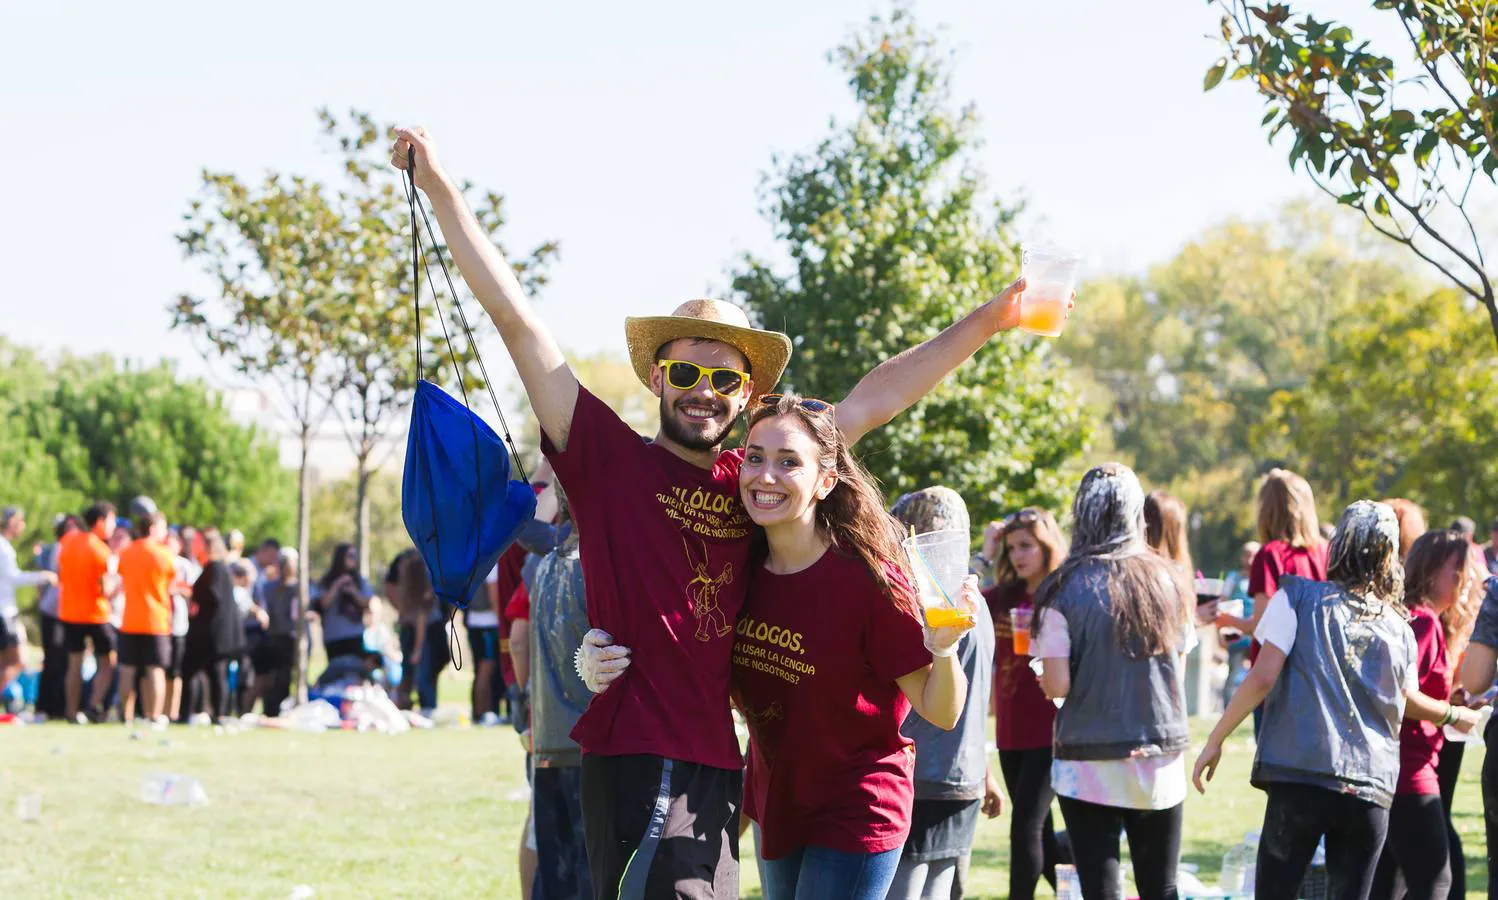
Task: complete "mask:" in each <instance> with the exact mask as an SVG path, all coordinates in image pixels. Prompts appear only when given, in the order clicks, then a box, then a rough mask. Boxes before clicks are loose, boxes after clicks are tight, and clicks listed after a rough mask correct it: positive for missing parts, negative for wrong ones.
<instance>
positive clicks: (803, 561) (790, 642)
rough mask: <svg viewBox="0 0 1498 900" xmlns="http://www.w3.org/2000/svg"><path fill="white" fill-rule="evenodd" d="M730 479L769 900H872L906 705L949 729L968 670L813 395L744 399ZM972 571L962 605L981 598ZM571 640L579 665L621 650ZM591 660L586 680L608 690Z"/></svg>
mask: <svg viewBox="0 0 1498 900" xmlns="http://www.w3.org/2000/svg"><path fill="white" fill-rule="evenodd" d="M739 491H740V495H741V496H742V499H743V501H744V506H745V508H746V509H747V511H748V513H749V518H750V519H751V520H752V521H753V522H754V525H755V527H754V529H753V549H752V552H751V555H750V564H749V570H750V572H749V574H750V583H749V592H748V598H747V599H746V601H745V603H744V607H743V610H742V612H741V614H740V616H739V620H738V622H737V625H736V628H735V631H736V640H735V643H734V654H733V693H734V699H735V701H736V702H737V704H738V705H739V707H740V708H741V709H742V711H743V713H744V718H745V720H746V721H747V722H748V724H749V736H750V743H749V759H748V769H747V771H746V773H745V779H744V806H745V812H746V813H747V814H748V816H749V818H751V819H753V820H754V821H756V822H758V823H759V825H760V832H761V837H762V839H763V843H762V845H761V850H762V852H763V855H764V858H765V870H764V871H765V884H764V896H765V900H797V898H817V900H823V898H826V900H884V897H885V894H886V893H887V892H888V890H889V886H890V883H891V882H892V881H893V879H894V876H895V871H896V869H897V867H898V866H899V862H900V851H901V848H902V847H903V846H904V844H905V839H906V837H907V835H908V834H909V832H910V813H911V807H912V806H913V804H914V802H915V781H914V773H913V763H914V751H913V747H912V744H911V742H910V741H909V740H908V739H906V738H905V737H904V736H903V735H902V734H901V733H900V724H901V722H903V721H904V719H905V716H906V715H907V714H908V713H909V712H910V711H911V710H912V709H914V710H915V711H916V712H917V713H919V714H920V715H921V717H922V718H924V719H926V721H928V722H931V723H932V724H934V725H937V726H939V727H942V728H951V727H953V726H954V725H955V724H956V722H957V719H958V717H959V716H961V714H962V705H963V701H964V699H965V697H966V693H967V679H966V676H965V675H964V674H963V672H962V668H961V666H960V665H959V664H958V662H957V658H956V650H957V642H958V641H959V640H960V639H961V637H962V635H963V633H964V632H966V631H967V630H968V629H969V628H971V627H972V622H971V620H970V619H969V621H968V622H967V624H966V625H963V626H956V627H951V628H927V627H925V626H924V625H923V623H922V621H921V618H920V615H921V612H920V601H919V600H918V599H917V597H916V594H915V591H914V589H913V588H912V581H911V576H910V574H909V572H908V568H907V565H906V562H905V559H904V551H903V549H901V546H900V539H901V534H900V532H899V530H898V529H897V528H896V526H895V522H894V519H892V518H891V517H890V516H889V514H888V513H886V512H885V510H884V502H883V497H881V496H880V493H879V490H878V488H877V487H875V484H874V480H873V478H872V476H870V475H869V474H868V472H867V471H866V470H865V469H864V468H863V467H862V466H861V465H860V464H859V463H858V462H857V461H856V460H854V459H853V457H852V456H851V454H850V453H849V452H848V446H847V442H846V441H845V440H844V439H843V436H842V433H841V432H840V431H839V430H838V427H837V423H836V419H835V412H834V410H833V407H832V405H831V404H829V403H824V402H822V401H820V400H811V399H802V398H799V397H795V396H791V395H786V396H781V395H778V394H768V395H765V396H764V397H763V398H761V399H760V400H759V402H758V405H757V406H755V407H753V408H752V411H751V413H750V417H749V431H748V437H747V439H746V441H745V449H744V464H743V469H742V471H741V474H740V477H739ZM979 598H980V595H979V593H978V590H977V582H976V579H973V578H969V579H968V581H967V583H966V584H965V586H964V590H963V594H962V595H961V597H959V598H957V603H958V606H959V608H965V609H968V610H971V609H973V608H975V607H976V605H977V603H978V602H979ZM607 649H608V651H609V652H607V653H603V654H598V655H597V656H594V655H587V654H585V655H584V657H583V659H584V663H583V664H584V666H589V665H591V664H592V663H593V662H595V661H596V660H597V659H598V658H601V657H604V656H608V657H613V656H616V655H618V653H619V652H622V648H615V647H611V648H607ZM601 676H602V673H600V672H599V671H597V670H593V671H589V672H588V673H587V674H586V676H585V679H584V680H585V681H587V682H588V683H589V684H590V685H597V686H599V687H606V685H607V683H608V682H609V681H610V680H612V679H611V678H608V677H606V676H603V677H601Z"/></svg>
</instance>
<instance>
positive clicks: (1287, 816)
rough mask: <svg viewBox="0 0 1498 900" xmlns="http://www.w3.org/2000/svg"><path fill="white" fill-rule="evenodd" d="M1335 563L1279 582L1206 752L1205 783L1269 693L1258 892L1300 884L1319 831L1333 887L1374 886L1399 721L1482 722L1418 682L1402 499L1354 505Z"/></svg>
mask: <svg viewBox="0 0 1498 900" xmlns="http://www.w3.org/2000/svg"><path fill="white" fill-rule="evenodd" d="M1327 575H1328V576H1329V578H1330V580H1329V581H1327V582H1316V581H1310V580H1307V579H1304V578H1299V577H1294V576H1292V577H1288V578H1285V579H1283V580H1282V581H1281V583H1280V585H1279V589H1278V590H1277V591H1276V592H1275V595H1274V597H1273V598H1271V599H1270V601H1269V603H1268V604H1266V606H1265V609H1264V613H1263V615H1262V617H1260V619H1259V626H1258V628H1257V629H1256V631H1255V633H1254V636H1255V637H1256V638H1257V639H1258V641H1259V643H1260V645H1261V646H1262V648H1263V649H1262V650H1261V652H1260V653H1259V657H1258V659H1257V660H1256V661H1255V662H1254V667H1253V669H1252V670H1251V671H1250V672H1249V674H1248V678H1247V679H1246V680H1245V681H1244V682H1243V685H1242V686H1241V687H1240V688H1239V689H1238V692H1237V693H1236V694H1234V695H1233V699H1232V701H1231V702H1230V703H1229V704H1228V708H1227V710H1226V711H1224V712H1223V714H1222V718H1221V719H1220V720H1219V721H1218V723H1217V726H1216V727H1215V728H1213V729H1212V734H1211V736H1209V737H1208V738H1207V742H1206V744H1205V745H1204V746H1203V747H1202V751H1201V755H1200V756H1198V757H1197V761H1196V770H1195V773H1194V780H1195V782H1196V787H1197V790H1199V791H1202V792H1203V793H1205V792H1206V785H1205V781H1210V780H1211V779H1212V776H1213V774H1214V773H1215V772H1216V770H1217V765H1218V763H1219V762H1220V761H1221V759H1222V745H1223V742H1224V741H1226V740H1227V738H1228V737H1229V736H1230V735H1231V734H1232V733H1233V730H1234V729H1235V728H1237V727H1238V725H1239V724H1240V723H1242V721H1243V720H1244V719H1245V718H1247V717H1248V715H1249V712H1250V711H1251V710H1252V709H1253V708H1254V707H1255V706H1258V705H1259V703H1261V702H1262V703H1263V704H1264V719H1263V724H1262V728H1261V730H1260V739H1259V742H1258V748H1257V752H1256V754H1255V757H1254V766H1253V775H1252V780H1253V784H1254V786H1255V787H1258V788H1260V789H1261V790H1263V791H1264V792H1265V793H1267V794H1268V795H1269V798H1268V803H1267V804H1266V806H1265V809H1264V825H1263V830H1262V831H1261V835H1262V836H1261V838H1260V843H1259V857H1258V863H1257V866H1256V868H1255V887H1256V891H1257V896H1259V897H1263V898H1269V900H1276V898H1286V900H1289V898H1294V897H1298V896H1300V888H1301V884H1302V882H1303V881H1304V880H1305V877H1306V872H1307V869H1308V867H1309V866H1310V863H1311V858H1312V856H1313V855H1314V854H1315V853H1316V847H1317V845H1318V844H1319V843H1320V842H1321V840H1322V839H1323V838H1325V841H1326V877H1327V887H1328V892H1329V894H1330V896H1333V897H1354V898H1366V897H1367V896H1368V895H1369V891H1370V890H1371V888H1372V884H1373V874H1374V869H1375V866H1376V865H1377V863H1378V855H1379V851H1380V849H1381V848H1382V847H1383V844H1384V838H1385V836H1386V834H1387V832H1388V827H1389V807H1390V806H1391V805H1392V803H1393V801H1394V797H1395V793H1396V791H1397V790H1398V782H1399V771H1400V737H1399V734H1400V727H1401V722H1402V721H1403V720H1404V719H1406V718H1409V719H1416V720H1420V721H1425V722H1434V723H1435V724H1436V725H1437V727H1441V726H1445V725H1452V726H1453V727H1455V728H1456V729H1457V730H1459V731H1463V732H1470V731H1471V730H1472V728H1473V727H1474V726H1475V725H1476V722H1477V715H1476V713H1474V712H1473V711H1472V710H1470V709H1466V708H1463V707H1460V706H1455V705H1453V704H1451V703H1450V702H1448V701H1447V700H1446V699H1445V698H1444V697H1441V698H1434V697H1427V696H1426V695H1425V694H1423V693H1421V691H1420V687H1421V685H1420V671H1419V664H1418V658H1417V655H1418V648H1417V646H1416V641H1415V634H1414V632H1413V631H1412V630H1411V629H1410V626H1409V622H1408V614H1407V613H1406V612H1405V609H1404V606H1403V604H1402V602H1401V600H1402V598H1403V595H1404V570H1403V567H1402V566H1401V565H1400V562H1399V521H1398V519H1396V518H1395V515H1394V511H1393V510H1392V509H1390V508H1389V507H1388V506H1386V505H1384V504H1382V503H1374V502H1371V501H1368V500H1359V501H1357V502H1356V503H1353V504H1352V505H1351V506H1349V507H1347V509H1346V511H1345V512H1343V514H1342V519H1341V521H1340V522H1339V523H1338V525H1337V532H1336V535H1335V536H1334V537H1333V538H1332V543H1331V547H1330V550H1329V561H1328V566H1327Z"/></svg>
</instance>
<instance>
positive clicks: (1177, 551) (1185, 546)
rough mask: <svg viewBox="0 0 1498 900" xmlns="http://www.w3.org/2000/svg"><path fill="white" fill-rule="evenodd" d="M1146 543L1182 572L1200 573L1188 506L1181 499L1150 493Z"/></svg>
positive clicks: (1145, 528) (1146, 511)
mask: <svg viewBox="0 0 1498 900" xmlns="http://www.w3.org/2000/svg"><path fill="white" fill-rule="evenodd" d="M1144 540H1145V543H1147V544H1149V545H1150V549H1152V550H1154V551H1155V552H1156V553H1158V554H1160V555H1161V556H1163V557H1165V558H1166V559H1168V560H1170V561H1171V562H1173V563H1175V564H1176V565H1178V566H1180V567H1181V570H1182V571H1184V572H1188V573H1189V572H1194V571H1196V567H1195V566H1193V565H1192V564H1191V543H1190V538H1189V537H1188V535H1187V531H1186V504H1184V503H1182V502H1181V501H1180V500H1179V499H1178V498H1176V497H1174V496H1172V495H1170V494H1167V493H1165V492H1164V491H1150V493H1149V496H1147V497H1145V498H1144Z"/></svg>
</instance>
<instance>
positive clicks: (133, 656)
mask: <svg viewBox="0 0 1498 900" xmlns="http://www.w3.org/2000/svg"><path fill="white" fill-rule="evenodd" d="M171 663H172V636H171V635H169V634H126V633H125V632H121V633H120V665H122V666H133V667H135V668H137V669H147V668H155V669H165V668H167V667H168V666H170V665H171Z"/></svg>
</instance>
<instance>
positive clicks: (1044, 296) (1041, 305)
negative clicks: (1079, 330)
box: [1019, 244, 1082, 337]
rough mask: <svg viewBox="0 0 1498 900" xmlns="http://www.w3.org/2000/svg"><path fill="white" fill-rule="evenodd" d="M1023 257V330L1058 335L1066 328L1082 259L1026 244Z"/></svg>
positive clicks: (1046, 247)
mask: <svg viewBox="0 0 1498 900" xmlns="http://www.w3.org/2000/svg"><path fill="white" fill-rule="evenodd" d="M1022 259H1023V262H1022V264H1021V269H1020V274H1021V275H1023V276H1024V279H1025V292H1024V294H1022V295H1021V296H1020V301H1019V327H1020V330H1021V331H1028V332H1030V333H1031V334H1038V335H1043V336H1045V337H1056V336H1058V335H1060V334H1061V332H1062V330H1063V329H1064V328H1066V315H1067V309H1066V307H1067V303H1068V302H1070V300H1071V295H1072V294H1073V293H1074V292H1075V291H1076V289H1077V274H1078V273H1079V272H1080V271H1081V268H1082V258H1081V257H1080V256H1078V255H1077V254H1075V253H1071V252H1068V251H1066V250H1062V249H1060V248H1058V247H1048V246H1045V245H1040V244H1035V245H1028V244H1027V245H1026V246H1025V249H1024V256H1023V257H1022Z"/></svg>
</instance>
